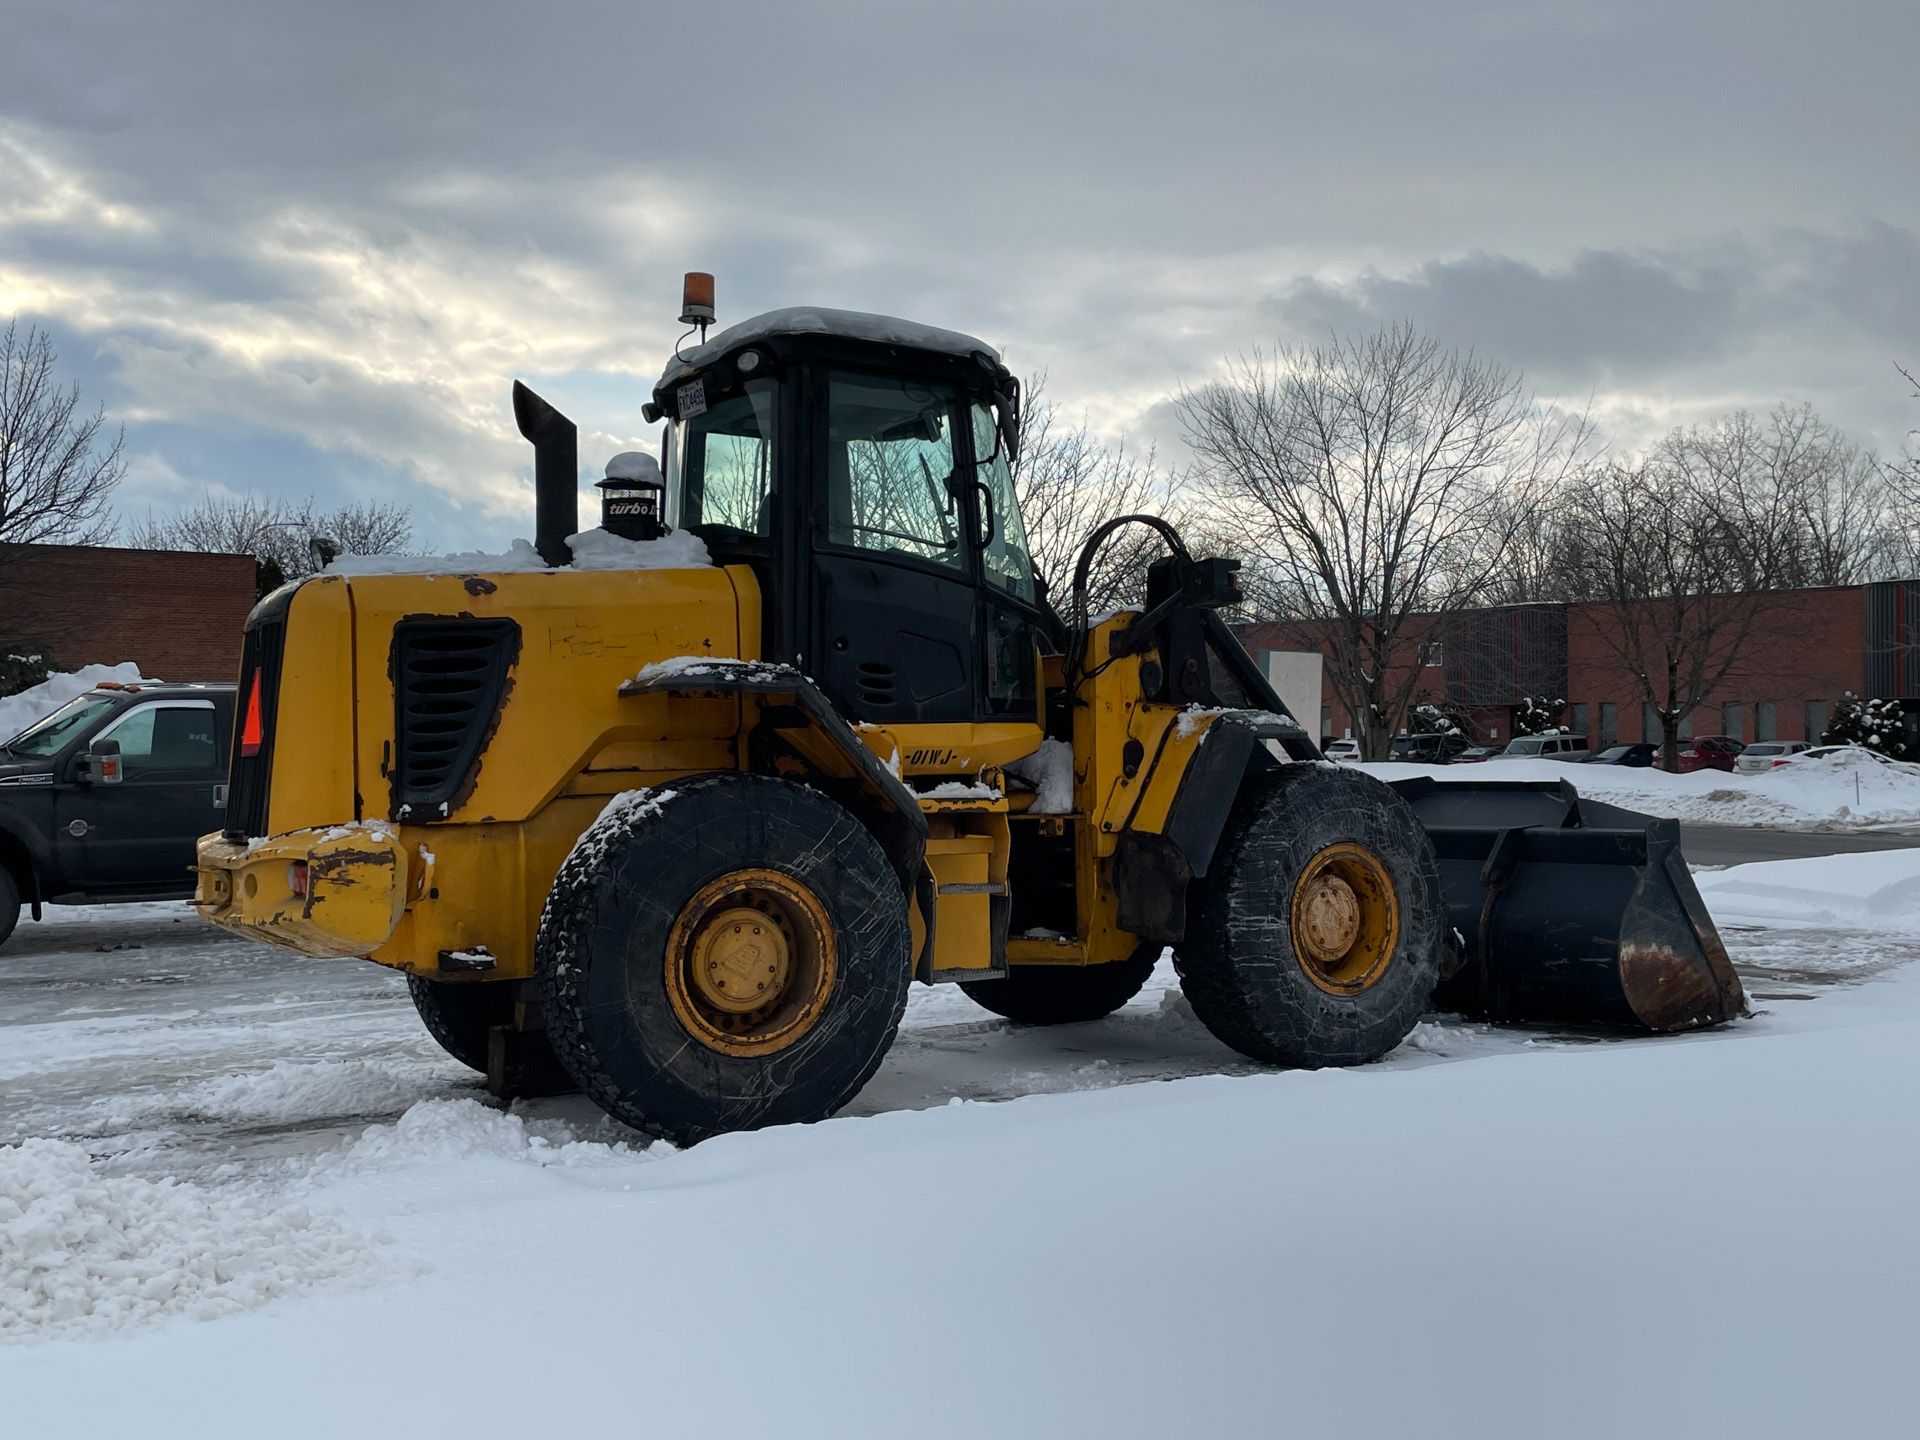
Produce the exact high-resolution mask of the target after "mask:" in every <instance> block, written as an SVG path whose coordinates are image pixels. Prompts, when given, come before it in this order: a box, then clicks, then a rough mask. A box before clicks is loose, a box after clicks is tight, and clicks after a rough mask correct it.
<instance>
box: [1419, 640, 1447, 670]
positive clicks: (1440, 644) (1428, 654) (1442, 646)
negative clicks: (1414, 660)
mask: <svg viewBox="0 0 1920 1440" xmlns="http://www.w3.org/2000/svg"><path fill="white" fill-rule="evenodd" d="M1420 663H1421V664H1422V665H1426V666H1429V667H1431V666H1435V665H1445V664H1446V663H1447V651H1446V643H1445V642H1444V641H1441V640H1429V641H1427V642H1426V643H1425V644H1423V645H1422V646H1421V647H1420Z"/></svg>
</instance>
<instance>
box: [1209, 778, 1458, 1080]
mask: <svg viewBox="0 0 1920 1440" xmlns="http://www.w3.org/2000/svg"><path fill="white" fill-rule="evenodd" d="M1446 936H1447V923H1446V911H1445V909H1444V907H1443V906H1442V904H1441V895H1440V875H1439V868H1438V866H1437V864H1436V863H1435V860H1434V855H1433V846H1432V843H1431V842H1430V841H1429V840H1428V839H1427V834H1426V831H1425V830H1424V829H1423V828H1422V827H1421V825H1420V822H1419V820H1418V819H1417V818H1416V817H1415V816H1414V813H1413V810H1412V808H1411V807H1410V806H1409V805H1408V804H1407V803H1406V801H1404V800H1402V799H1401V798H1400V797H1399V796H1398V795H1396V794H1395V793H1394V792H1393V791H1391V790H1389V789H1388V788H1387V787H1386V786H1385V785H1382V784H1380V783H1379V782H1378V781H1377V780H1374V779H1372V778H1371V777H1370V776H1367V775H1363V774H1360V773H1358V772H1357V771H1353V770H1344V769H1339V768H1336V767H1333V766H1322V765H1305V764H1301V765H1287V766H1283V767H1281V768H1280V769H1279V770H1276V771H1271V772H1269V773H1268V774H1266V775H1262V776H1258V777H1255V778H1253V779H1250V780H1249V782H1248V784H1247V787H1246V789H1245V790H1244V791H1243V792H1242V794H1241V795H1240V797H1239V799H1238V800H1237V801H1236V802H1235V805H1234V810H1233V814H1232V817H1231V818H1230V819H1229V820H1228V822H1227V830H1226V833H1225V835H1223V836H1222V837H1221V842H1220V847H1219V849H1218V850H1217V851H1216V852H1215V854H1214V857H1213V862H1212V865H1211V866H1210V868H1209V870H1208V873H1207V875H1206V877H1205V878H1204V879H1202V880H1199V881H1196V882H1195V884H1194V894H1193V896H1192V903H1191V907H1190V914H1189V919H1188V924H1187V934H1186V938H1185V939H1184V940H1183V941H1182V942H1181V943H1180V944H1179V945H1178V946H1176V947H1175V949H1174V964H1175V967H1176V969H1177V970H1178V971H1179V974H1180V985H1181V988H1182V990H1184V991H1185V993H1186V996H1187V999H1188V1001H1189V1003H1191V1004H1192V1006H1193V1010H1194V1013H1195V1014H1196V1015H1198V1016H1199V1017H1200V1019H1201V1021H1202V1023H1204V1024H1205V1025H1206V1027H1207V1028H1208V1029H1209V1030H1211V1031H1212V1032H1213V1033H1214V1034H1215V1035H1216V1036H1217V1037H1219V1039H1221V1040H1222V1041H1224V1042H1225V1043H1226V1044H1228V1045H1230V1046H1232V1047H1233V1048H1234V1049H1235V1050H1238V1051H1239V1052H1240V1053H1241V1054H1243V1055H1246V1056H1249V1057H1251V1058H1252V1059H1255V1060H1259V1061H1261V1062H1263V1063H1265V1064H1270V1065H1288V1066H1296V1067H1300V1068H1305V1069H1316V1068H1318V1067H1320V1066H1323V1065H1359V1064H1364V1063H1366V1062H1367V1061H1369V1060H1377V1059H1379V1058H1380V1057H1381V1056H1383V1055H1385V1054H1387V1053H1388V1052H1389V1051H1391V1050H1392V1049H1393V1048H1394V1047H1395V1046H1397V1045H1398V1044H1399V1043H1400V1042H1401V1041H1402V1040H1404V1039H1405V1038H1406V1037H1407V1034H1408V1033H1409V1032H1410V1031H1411V1030H1412V1029H1413V1027H1414V1025H1415V1024H1416V1023H1417V1022H1418V1021H1419V1019H1420V1017H1421V1015H1422V1014H1424V1013H1425V1011H1426V1010H1427V1007H1428V1004H1429V1002H1430V1001H1431V999H1432V996H1433V989H1434V986H1435V985H1436V984H1437V983H1438V981H1439V977H1440V967H1441V959H1442V956H1443V954H1444V951H1445V943H1446Z"/></svg>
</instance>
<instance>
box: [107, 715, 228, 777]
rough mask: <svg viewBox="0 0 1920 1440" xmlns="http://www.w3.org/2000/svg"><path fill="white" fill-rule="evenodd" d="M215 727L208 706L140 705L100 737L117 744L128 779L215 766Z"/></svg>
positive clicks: (217, 740) (217, 761)
mask: <svg viewBox="0 0 1920 1440" xmlns="http://www.w3.org/2000/svg"><path fill="white" fill-rule="evenodd" d="M218 729H219V727H218V725H216V724H215V720H214V710H213V707H212V706H211V705H206V706H200V705H142V706H139V707H137V708H135V709H134V710H131V711H129V712H128V714H127V717H126V718H125V719H124V720H122V721H120V723H119V724H117V725H115V726H113V727H112V728H111V729H110V730H108V731H107V732H106V734H105V735H103V736H102V737H101V738H103V739H109V740H115V741H118V742H119V745H120V764H121V768H122V771H123V773H124V774H125V775H126V778H127V779H128V780H138V779H140V778H141V777H142V776H157V775H162V774H165V775H177V774H180V773H181V772H183V771H194V770H216V769H218V767H219V763H220V757H219V739H218V736H217V734H216V732H217V730H218Z"/></svg>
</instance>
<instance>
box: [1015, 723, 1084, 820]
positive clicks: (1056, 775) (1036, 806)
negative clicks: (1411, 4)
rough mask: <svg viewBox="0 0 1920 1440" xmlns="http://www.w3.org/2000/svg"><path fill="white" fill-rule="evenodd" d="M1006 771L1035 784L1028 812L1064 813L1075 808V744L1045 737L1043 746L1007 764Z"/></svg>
mask: <svg viewBox="0 0 1920 1440" xmlns="http://www.w3.org/2000/svg"><path fill="white" fill-rule="evenodd" d="M1007 774H1009V775H1012V776H1014V777H1015V778H1017V779H1020V780H1025V781H1026V782H1027V783H1028V784H1029V785H1031V786H1033V789H1034V792H1035V793H1034V797H1033V807H1032V808H1031V809H1030V810H1028V812H1027V813H1028V814H1029V815H1065V814H1067V813H1068V812H1070V811H1071V810H1072V809H1073V747H1072V746H1071V745H1069V744H1068V743H1067V742H1066V741H1064V740H1051V739H1049V740H1042V741H1041V742H1040V748H1039V749H1038V750H1036V751H1034V752H1033V753H1032V754H1031V755H1023V756H1022V757H1021V758H1020V759H1018V760H1016V761H1014V762H1013V763H1012V764H1011V765H1009V766H1007Z"/></svg>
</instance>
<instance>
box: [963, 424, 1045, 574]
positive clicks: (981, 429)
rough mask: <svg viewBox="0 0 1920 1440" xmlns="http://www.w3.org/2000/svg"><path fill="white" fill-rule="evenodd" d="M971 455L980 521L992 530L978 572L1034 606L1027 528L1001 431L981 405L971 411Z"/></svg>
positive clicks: (1031, 563) (1031, 558)
mask: <svg viewBox="0 0 1920 1440" xmlns="http://www.w3.org/2000/svg"><path fill="white" fill-rule="evenodd" d="M973 453H974V456H975V457H976V461H977V463H976V465H975V467H974V468H975V469H976V471H977V472H978V478H979V481H980V486H981V491H982V503H983V506H984V508H985V511H986V513H985V514H984V515H982V516H981V520H982V522H983V523H985V524H987V525H990V526H991V528H992V533H991V535H990V537H989V538H988V540H987V548H986V550H985V551H984V552H982V554H981V557H980V559H981V569H982V571H983V572H984V573H985V575H986V577H987V583H988V584H989V585H992V586H995V587H997V588H998V589H1001V590H1004V591H1006V592H1007V594H1009V595H1011V596H1013V597H1014V598H1015V599H1016V600H1024V601H1026V602H1027V603H1028V604H1029V605H1032V604H1036V603H1037V602H1038V600H1039V592H1038V588H1037V587H1036V586H1035V584H1034V581H1033V555H1032V553H1031V552H1030V551H1029V550H1028V548H1027V527H1026V524H1025V522H1023V521H1022V520H1021V518H1020V502H1019V500H1018V499H1017V498H1016V497H1015V495H1014V490H1013V471H1012V469H1011V468H1010V467H1009V466H1008V465H1007V452H1006V448H1005V447H1004V446H1003V445H1002V444H1001V443H1000V427H999V426H998V425H997V424H996V423H995V421H994V416H993V411H991V410H989V409H988V408H987V407H986V406H984V405H975V406H974V407H973Z"/></svg>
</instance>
